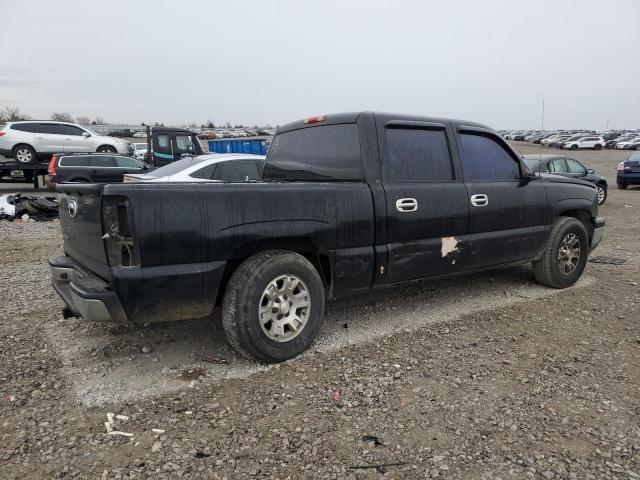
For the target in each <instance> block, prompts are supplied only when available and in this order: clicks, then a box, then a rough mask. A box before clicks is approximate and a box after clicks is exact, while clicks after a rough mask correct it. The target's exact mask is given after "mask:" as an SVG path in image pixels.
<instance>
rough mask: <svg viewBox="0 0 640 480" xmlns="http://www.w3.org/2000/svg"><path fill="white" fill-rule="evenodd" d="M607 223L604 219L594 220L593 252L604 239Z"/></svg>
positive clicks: (597, 218)
mask: <svg viewBox="0 0 640 480" xmlns="http://www.w3.org/2000/svg"><path fill="white" fill-rule="evenodd" d="M604 226H605V221H604V218H603V217H596V218H594V219H593V236H592V237H591V250H593V249H595V248H596V247H597V246H598V245H599V244H600V242H601V241H602V237H604Z"/></svg>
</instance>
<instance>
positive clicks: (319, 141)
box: [264, 123, 363, 181]
mask: <svg viewBox="0 0 640 480" xmlns="http://www.w3.org/2000/svg"><path fill="white" fill-rule="evenodd" d="M362 177H363V175H362V162H361V160H360V137H359V133H358V126H357V125H356V124H353V123H347V124H339V125H321V126H313V127H307V128H301V129H299V130H291V131H288V132H284V133H280V134H278V135H276V136H275V138H274V139H273V142H271V145H270V146H269V154H268V156H267V160H266V164H265V167H264V178H265V179H271V180H286V181H301V180H302V181H305V180H306V181H354V180H355V181H360V180H362Z"/></svg>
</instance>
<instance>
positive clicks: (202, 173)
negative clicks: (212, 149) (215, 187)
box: [189, 163, 216, 180]
mask: <svg viewBox="0 0 640 480" xmlns="http://www.w3.org/2000/svg"><path fill="white" fill-rule="evenodd" d="M215 169H216V164H215V163H214V164H212V165H209V166H208V167H204V168H201V169H200V170H196V171H195V172H193V173H192V174H190V175H189V176H190V177H193V178H204V179H205V180H211V177H212V176H213V172H214V171H215Z"/></svg>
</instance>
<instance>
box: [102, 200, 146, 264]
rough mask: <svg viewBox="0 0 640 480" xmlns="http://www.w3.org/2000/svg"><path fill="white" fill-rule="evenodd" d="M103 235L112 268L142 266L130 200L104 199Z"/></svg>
mask: <svg viewBox="0 0 640 480" xmlns="http://www.w3.org/2000/svg"><path fill="white" fill-rule="evenodd" d="M102 234H103V235H102V239H103V240H104V249H105V252H106V254H107V261H108V262H109V265H110V266H111V267H135V266H137V265H139V264H140V257H139V255H138V246H137V244H136V239H135V235H134V228H133V215H132V212H131V205H130V203H129V199H128V198H126V197H121V196H104V197H103V198H102Z"/></svg>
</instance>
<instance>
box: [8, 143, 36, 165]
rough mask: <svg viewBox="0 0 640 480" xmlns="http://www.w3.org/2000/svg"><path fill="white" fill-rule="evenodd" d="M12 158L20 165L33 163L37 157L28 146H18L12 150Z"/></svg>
mask: <svg viewBox="0 0 640 480" xmlns="http://www.w3.org/2000/svg"><path fill="white" fill-rule="evenodd" d="M13 158H14V159H15V160H16V162H20V163H35V162H36V161H37V159H38V156H37V155H36V151H35V150H34V149H33V148H31V147H30V146H29V145H18V146H17V147H16V148H14V150H13Z"/></svg>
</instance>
